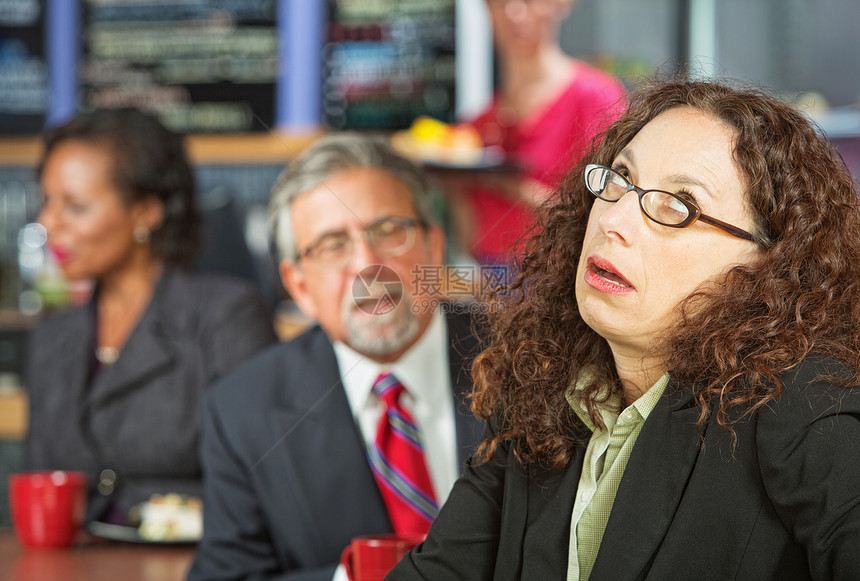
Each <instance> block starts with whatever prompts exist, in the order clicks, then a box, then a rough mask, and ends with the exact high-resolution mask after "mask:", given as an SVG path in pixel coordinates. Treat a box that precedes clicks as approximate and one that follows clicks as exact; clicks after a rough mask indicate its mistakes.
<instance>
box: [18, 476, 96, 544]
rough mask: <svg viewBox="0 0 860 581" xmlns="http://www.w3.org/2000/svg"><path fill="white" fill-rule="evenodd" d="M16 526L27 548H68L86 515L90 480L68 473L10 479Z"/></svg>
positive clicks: (19, 537)
mask: <svg viewBox="0 0 860 581" xmlns="http://www.w3.org/2000/svg"><path fill="white" fill-rule="evenodd" d="M9 500H10V503H11V505H12V524H13V525H14V526H15V533H16V534H17V536H18V540H19V541H20V542H21V544H22V545H24V546H25V547H67V546H69V545H70V544H71V543H72V539H74V537H75V533H77V531H78V529H79V528H80V526H81V524H82V523H83V520H84V515H85V513H86V502H87V477H86V474H84V473H83V472H70V471H65V470H54V471H36V472H20V473H17V474H11V475H10V476H9Z"/></svg>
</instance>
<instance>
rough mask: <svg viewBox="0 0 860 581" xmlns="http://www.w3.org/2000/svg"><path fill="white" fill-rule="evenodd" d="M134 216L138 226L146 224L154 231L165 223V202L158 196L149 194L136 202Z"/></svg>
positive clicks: (133, 209)
mask: <svg viewBox="0 0 860 581" xmlns="http://www.w3.org/2000/svg"><path fill="white" fill-rule="evenodd" d="M132 216H133V218H134V223H135V225H136V226H144V227H146V228H147V229H148V230H149V231H150V232H154V231H155V230H158V229H159V228H161V225H162V224H164V202H162V201H161V198H159V197H158V196H154V195H153V196H148V197H146V198H144V199H142V200H140V201H138V202H135V204H134V206H133V207H132Z"/></svg>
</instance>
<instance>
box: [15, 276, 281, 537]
mask: <svg viewBox="0 0 860 581" xmlns="http://www.w3.org/2000/svg"><path fill="white" fill-rule="evenodd" d="M93 309H94V303H92V302H91V303H90V304H88V305H85V306H83V307H80V308H76V309H72V310H70V311H66V312H64V313H61V314H59V315H57V316H53V317H49V318H46V319H45V320H43V321H42V322H41V323H40V324H39V326H38V327H37V328H36V329H35V330H34V331H33V332H32V334H31V337H30V341H29V349H28V361H27V368H26V376H25V385H26V387H27V389H28V391H29V397H30V428H29V432H28V434H27V440H26V450H25V466H26V467H27V468H28V469H67V470H82V471H84V472H86V473H87V474H88V475H89V478H90V506H89V509H88V511H87V519H88V521H89V520H97V519H100V518H103V517H104V516H105V511H106V510H107V509H108V506H109V505H113V506H114V508H115V509H118V510H119V511H121V514H122V515H124V514H126V513H127V511H128V509H129V508H131V506H133V505H134V504H135V503H137V502H140V501H142V500H146V499H148V498H149V496H150V495H151V494H153V493H155V492H160V493H164V492H174V491H175V492H187V493H196V494H199V493H200V492H201V490H200V488H201V485H200V478H201V474H200V473H201V471H200V464H199V462H198V454H197V452H198V440H199V432H200V412H201V408H202V403H203V395H204V393H205V391H206V389H207V388H208V386H209V385H210V384H211V383H212V382H213V381H214V380H216V379H218V378H219V377H221V376H222V375H225V374H226V373H227V372H229V371H231V370H232V369H233V368H234V367H236V366H237V365H238V364H239V363H240V362H242V361H243V360H245V359H246V358H247V357H248V356H249V355H251V354H253V353H255V352H256V351H258V350H259V349H260V348H262V347H264V346H266V345H268V344H270V343H272V342H274V341H275V340H276V337H275V334H274V331H273V328H272V322H271V317H270V315H269V313H268V312H267V310H266V308H265V306H264V305H263V303H262V300H261V299H260V297H259V295H258V293H257V292H256V290H255V289H254V288H253V287H252V286H251V285H249V284H247V283H245V282H240V281H238V280H236V279H232V278H227V277H225V276H222V275H215V274H204V273H188V272H180V271H174V270H167V269H166V270H165V272H164V274H163V275H162V277H161V279H160V280H159V282H158V284H157V286H156V289H155V292H154V294H153V297H152V300H151V302H150V304H149V306H148V307H147V309H146V310H145V311H144V313H143V315H142V316H141V319H140V321H138V323H137V326H136V327H135V329H134V330H133V331H132V334H131V335H130V337H129V339H128V341H127V343H126V345H125V347H124V348H123V350H122V352H121V354H120V357H119V359H118V360H117V361H116V363H115V364H114V365H112V366H111V367H107V368H104V369H103V370H102V371H101V372H99V373H98V374H97V375H96V376H95V377H94V379H93V380H92V381H90V379H89V376H90V366H91V365H92V362H93V361H94V356H93V341H94V340H93V337H94V329H93V326H94V322H95V317H94V311H93ZM100 480H101V486H99V481H100Z"/></svg>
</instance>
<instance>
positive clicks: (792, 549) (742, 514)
mask: <svg viewBox="0 0 860 581" xmlns="http://www.w3.org/2000/svg"><path fill="white" fill-rule="evenodd" d="M833 370H834V368H833V367H832V366H830V367H829V368H828V367H826V366H824V365H823V364H821V361H820V360H819V362H818V363H817V364H816V363H813V362H811V361H807V362H805V363H803V364H802V365H801V366H800V368H799V369H797V370H795V371H794V372H793V373H791V374H790V375H788V376H786V377H785V378H784V379H785V384H786V389H785V392H784V393H783V394H782V396H780V397H779V398H778V399H777V400H776V401H774V402H771V403H770V404H768V405H767V406H766V407H764V408H763V409H760V410H759V411H757V412H755V413H754V414H753V415H752V417H750V418H749V419H747V420H743V421H742V422H741V423H739V424H737V425H736V426H735V429H736V431H737V437H738V439H737V445H736V447H735V448H734V449H733V448H732V438H731V435H730V434H729V433H728V432H726V431H725V430H723V429H722V428H721V427H720V426H719V425H717V424H716V422H715V421H713V420H712V421H710V422H709V423H708V424H707V425H706V426H705V427H704V432H703V435H704V446H703V445H702V444H701V440H700V435H699V433H698V431H697V429H696V419H697V417H698V414H699V409H698V408H697V406H696V405H695V404H694V400H693V398H692V395H691V391H690V390H689V389H687V390H684V389H680V388H679V387H678V386H677V385H675V384H672V383H670V385H669V386H668V387H667V391H666V393H665V394H664V396H663V398H662V399H661V400H660V402H659V403H658V405H657V407H656V408H655V409H654V410H653V411H652V412H651V414H650V415H649V416H648V419H647V420H646V422H645V425H644V426H643V428H642V431H641V433H640V434H639V437H638V439H637V441H636V446H635V447H634V449H633V453H632V455H631V456H630V461H629V463H628V465H627V468H626V470H625V472H624V476H623V478H622V480H621V485H620V487H619V489H618V493H617V496H616V498H615V503H614V505H613V508H612V513H611V515H610V517H609V522H608V523H607V526H606V532H605V535H604V537H603V541H602V543H601V545H600V551H599V553H598V555H597V560H596V562H595V564H594V569H593V571H592V573H591V576H590V578H589V579H590V580H591V581H627V580H645V579H647V580H654V581H657V580H660V581H664V580H668V581H687V580H690V581H707V580H714V581H717V580H719V581H724V580H737V581H764V580H774V581H792V580H807V579H818V580H822V581H823V580H825V579H826V580H828V581H830V580H834V579H845V580H847V579H860V452H858V446H860V390H857V389H850V390H849V389H843V388H839V387H836V386H834V385H833V384H832V383H830V382H829V381H827V380H824V379H818V380H815V378H816V377H817V376H818V374H819V373H820V372H825V373H826V372H828V371H831V372H832V371H833ZM807 384H809V386H808V387H805V386H807ZM584 450H585V446H581V447H580V448H579V449H578V450H577V455H576V457H575V459H574V460H573V461H572V462H571V463H570V465H569V466H568V467H567V469H565V470H563V471H560V472H552V471H549V472H539V471H535V470H526V469H524V468H523V467H522V466H521V465H520V464H519V463H518V462H517V461H516V459H515V458H514V456H513V454H511V452H510V450H509V449H506V450H504V451H503V452H502V454H501V455H500V456H498V457H497V459H496V461H494V462H491V463H487V464H484V465H480V466H467V468H466V470H465V472H464V475H463V477H462V478H461V479H460V480H459V481H458V482H457V484H456V485H455V487H454V490H453V491H452V493H451V496H450V497H449V499H448V502H447V503H446V505H445V506H444V507H443V508H442V511H441V513H440V515H439V517H438V518H437V519H436V522H435V523H434V524H433V527H432V528H431V530H430V534H429V536H428V539H427V541H426V542H425V543H424V544H423V545H421V546H419V547H418V548H416V549H415V550H413V551H412V552H411V553H410V554H409V555H407V557H405V558H404V560H403V561H401V563H400V565H398V566H397V567H396V568H395V569H394V571H392V573H390V574H389V576H388V577H386V579H387V580H392V581H401V580H415V579H445V580H446V581H447V580H458V579H468V580H470V581H477V580H482V579H493V580H499V581H501V580H514V579H540V580H542V581H543V580H553V579H557V580H563V579H565V575H566V571H567V558H568V544H569V538H570V520H571V514H572V511H573V503H574V499H575V496H576V492H577V486H578V484H579V477H580V472H581V468H582V458H583V454H584Z"/></svg>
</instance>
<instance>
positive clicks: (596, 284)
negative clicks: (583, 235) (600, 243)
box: [584, 255, 636, 295]
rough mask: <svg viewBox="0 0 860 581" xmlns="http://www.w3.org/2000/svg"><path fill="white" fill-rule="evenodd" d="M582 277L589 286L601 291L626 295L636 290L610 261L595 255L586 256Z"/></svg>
mask: <svg viewBox="0 0 860 581" xmlns="http://www.w3.org/2000/svg"><path fill="white" fill-rule="evenodd" d="M584 278H585V282H586V283H587V284H588V285H589V286H590V287H592V288H594V289H596V290H598V291H600V292H602V293H606V294H610V295H626V294H630V293H633V292H636V288H635V287H634V286H633V284H631V283H630V281H629V280H627V279H626V278H624V276H622V275H621V273H620V272H618V269H617V268H615V266H613V265H612V263H611V262H609V261H608V260H606V259H604V258H602V257H600V256H597V255H593V256H589V257H588V260H587V261H586V268H585V277H584Z"/></svg>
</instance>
